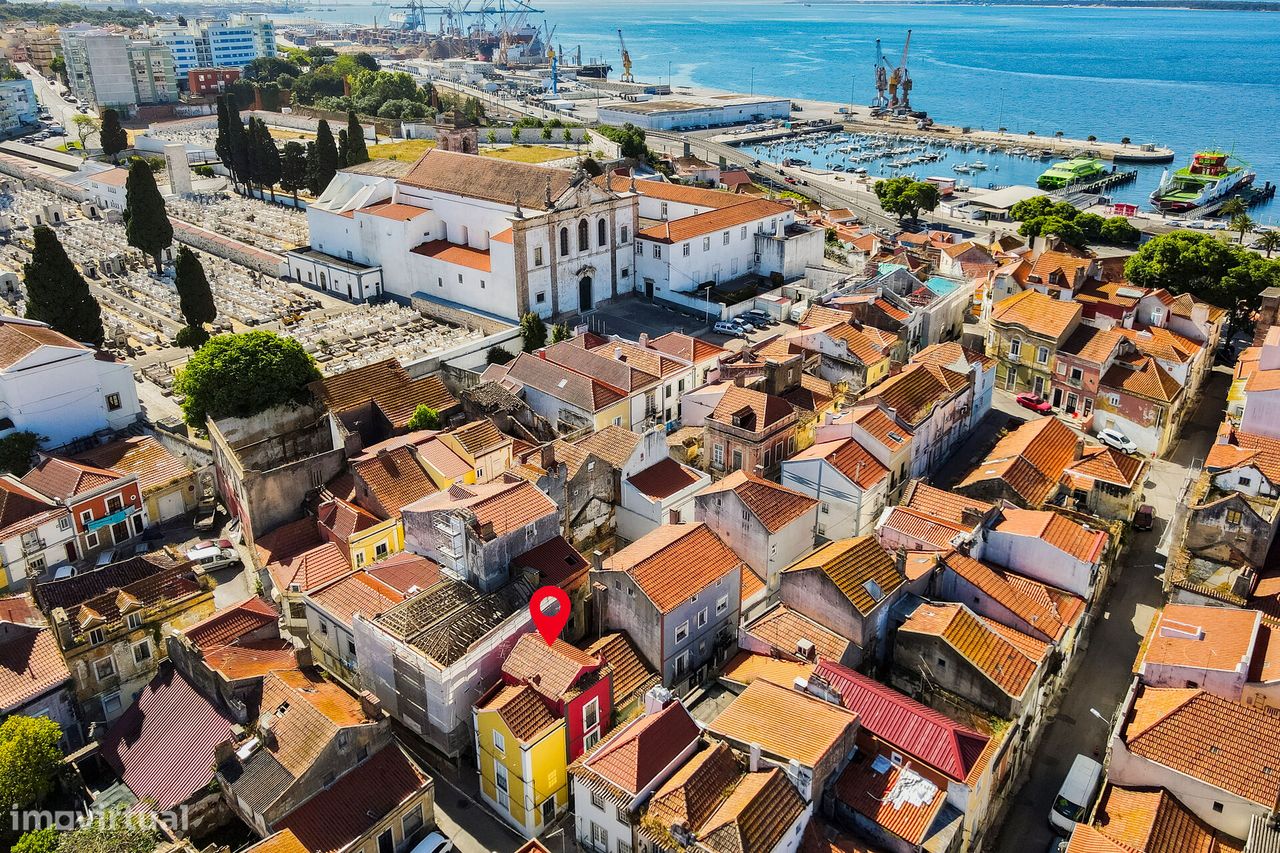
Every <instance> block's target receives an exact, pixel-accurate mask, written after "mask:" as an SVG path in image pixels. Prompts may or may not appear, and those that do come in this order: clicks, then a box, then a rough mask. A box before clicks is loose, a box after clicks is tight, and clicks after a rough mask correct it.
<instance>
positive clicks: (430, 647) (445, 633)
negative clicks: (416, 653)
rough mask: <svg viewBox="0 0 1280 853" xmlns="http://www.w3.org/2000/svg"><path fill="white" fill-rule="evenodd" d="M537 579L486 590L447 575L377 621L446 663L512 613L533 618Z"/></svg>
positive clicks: (498, 625) (495, 627)
mask: <svg viewBox="0 0 1280 853" xmlns="http://www.w3.org/2000/svg"><path fill="white" fill-rule="evenodd" d="M534 588H535V586H534V584H531V583H529V582H528V581H525V580H523V579H521V580H516V581H513V582H512V583H509V584H507V585H506V586H503V587H499V588H498V589H496V590H494V591H493V592H491V593H489V594H487V595H485V594H481V593H480V592H479V591H477V590H476V589H475V588H474V587H472V586H470V585H469V584H466V583H463V582H462V581H458V580H452V579H445V580H442V581H440V583H438V584H436V585H435V586H433V587H431V588H430V589H427V590H423V591H422V592H420V593H418V594H417V595H415V596H413V597H411V598H409V599H407V600H405V601H403V602H401V603H400V604H398V605H396V606H395V607H393V608H391V609H390V610H388V611H387V612H385V613H383V614H382V615H381V616H380V617H378V618H377V619H376V620H374V621H375V622H376V623H377V624H378V625H379V626H381V627H382V628H383V629H384V630H386V631H388V632H390V633H391V634H392V635H394V636H396V637H398V638H400V639H402V640H403V641H404V642H406V643H408V644H410V645H412V646H414V647H415V648H417V649H418V650H420V651H421V652H422V653H423V654H424V655H426V656H427V657H428V658H430V659H431V661H432V662H434V663H435V664H436V665H437V666H439V667H441V668H444V667H448V666H452V665H453V664H455V663H457V662H458V660H460V659H461V658H462V657H463V655H465V654H466V653H467V652H468V651H469V650H470V649H471V648H472V646H474V645H475V644H476V643H478V642H480V641H481V640H483V639H484V638H485V637H487V636H489V634H490V632H492V631H494V630H496V629H498V628H499V627H500V626H502V625H503V624H505V623H506V622H507V620H509V619H511V618H512V617H523V619H524V620H526V624H527V620H528V618H529V616H528V613H529V597H530V596H531V595H532V594H533V591H534Z"/></svg>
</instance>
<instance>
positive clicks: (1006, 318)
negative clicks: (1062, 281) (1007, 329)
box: [991, 290, 1083, 340]
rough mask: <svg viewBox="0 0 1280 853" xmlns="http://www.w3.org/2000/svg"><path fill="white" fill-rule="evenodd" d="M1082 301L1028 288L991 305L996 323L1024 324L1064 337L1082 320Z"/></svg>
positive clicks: (1030, 329)
mask: <svg viewBox="0 0 1280 853" xmlns="http://www.w3.org/2000/svg"><path fill="white" fill-rule="evenodd" d="M1082 309H1083V306H1081V305H1080V303H1079V302H1075V301H1071V300H1067V301H1063V300H1061V299H1054V298H1053V297H1051V296H1045V295H1044V294H1043V293H1040V292H1039V291H1037V290H1024V291H1022V292H1021V293H1015V294H1014V295H1013V296H1010V297H1009V298H1007V299H1003V300H1001V301H1000V302H997V303H996V305H995V307H994V308H992V309H991V322H992V324H999V325H1002V326H1021V327H1022V328H1024V329H1026V330H1027V331H1028V332H1030V333H1031V334H1033V335H1037V336H1038V337H1042V338H1049V339H1050V340H1061V339H1062V337H1063V336H1064V335H1065V334H1067V332H1068V331H1070V330H1071V328H1072V327H1073V325H1074V324H1075V323H1077V322H1079V320H1080V312H1081V310H1082Z"/></svg>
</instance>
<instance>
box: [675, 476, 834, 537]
mask: <svg viewBox="0 0 1280 853" xmlns="http://www.w3.org/2000/svg"><path fill="white" fill-rule="evenodd" d="M726 491H732V492H733V493H734V494H736V495H737V496H738V498H739V499H740V500H741V501H742V503H743V504H744V505H745V506H746V507H747V509H748V510H749V511H750V512H751V514H752V515H754V516H755V517H756V519H757V520H759V522H760V523H761V524H763V525H764V528H765V530H767V531H769V532H770V533H777V532H778V531H779V530H781V529H782V528H784V527H786V526H787V525H788V524H790V523H791V522H793V521H795V520H796V519H798V518H801V517H803V516H804V515H805V514H806V513H807V512H809V510H811V509H813V508H814V507H815V506H817V505H818V502H817V501H816V500H814V499H813V498H811V497H809V496H808V495H804V494H801V493H800V492H797V491H793V490H792V489H788V488H787V487H786V486H780V485H778V484H777V483H774V482H771V481H769V480H764V479H761V478H760V477H757V476H756V475H754V474H748V473H747V472H746V471H734V472H733V473H732V474H730V475H728V476H727V477H725V478H724V479H722V480H720V481H719V482H718V483H712V484H711V485H710V486H707V487H706V488H705V489H703V490H702V491H700V492H698V495H699V496H702V495H714V494H717V493H720V492H726Z"/></svg>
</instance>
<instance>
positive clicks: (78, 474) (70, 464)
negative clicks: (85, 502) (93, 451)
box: [22, 456, 133, 500]
mask: <svg viewBox="0 0 1280 853" xmlns="http://www.w3.org/2000/svg"><path fill="white" fill-rule="evenodd" d="M125 477H128V478H130V479H132V478H133V475H132V474H124V473H122V472H120V471H112V470H110V469H107V468H99V467H97V466H96V465H86V464H84V463H81V462H76V461H74V460H71V459H62V458H60V457H57V456H42V457H41V459H40V461H39V462H38V463H37V464H36V467H34V468H32V469H31V470H30V471H28V472H27V473H26V474H25V475H24V476H23V477H22V482H23V483H24V484H25V485H27V486H30V487H31V488H33V489H35V490H36V491H37V492H39V493H40V494H42V495H48V496H49V497H51V498H62V499H63V500H67V499H69V498H73V497H75V496H76V495H82V494H84V493H86V492H91V491H93V490H94V489H97V488H100V487H102V486H105V485H107V484H108V483H114V482H116V481H117V480H121V479H124V478H125Z"/></svg>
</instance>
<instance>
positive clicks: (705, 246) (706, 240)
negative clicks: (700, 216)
mask: <svg viewBox="0 0 1280 853" xmlns="http://www.w3.org/2000/svg"><path fill="white" fill-rule="evenodd" d="M702 251H704V252H709V251H711V238H710V237H703V238H702Z"/></svg>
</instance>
